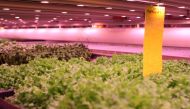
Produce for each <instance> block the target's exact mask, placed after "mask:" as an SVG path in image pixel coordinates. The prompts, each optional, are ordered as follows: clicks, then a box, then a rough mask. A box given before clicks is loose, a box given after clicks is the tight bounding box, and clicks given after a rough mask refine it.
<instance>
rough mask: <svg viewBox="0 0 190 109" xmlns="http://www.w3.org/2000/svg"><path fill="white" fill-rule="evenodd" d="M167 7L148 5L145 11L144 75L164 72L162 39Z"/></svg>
mask: <svg viewBox="0 0 190 109" xmlns="http://www.w3.org/2000/svg"><path fill="white" fill-rule="evenodd" d="M164 16H165V8H164V7H160V6H148V7H147V8H146V12H145V35H144V48H143V49H144V52H143V76H144V77H146V76H149V75H151V74H154V73H161V72H162V39H163V32H164Z"/></svg>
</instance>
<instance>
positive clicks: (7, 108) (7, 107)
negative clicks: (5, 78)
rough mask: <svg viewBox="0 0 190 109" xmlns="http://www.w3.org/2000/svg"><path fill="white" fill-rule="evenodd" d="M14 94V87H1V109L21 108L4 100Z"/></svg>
mask: <svg viewBox="0 0 190 109" xmlns="http://www.w3.org/2000/svg"><path fill="white" fill-rule="evenodd" d="M14 94H15V92H14V90H13V89H0V109H19V108H18V107H16V106H14V105H12V104H10V103H8V102H6V101H5V100H4V99H5V98H6V97H10V96H13V95H14Z"/></svg>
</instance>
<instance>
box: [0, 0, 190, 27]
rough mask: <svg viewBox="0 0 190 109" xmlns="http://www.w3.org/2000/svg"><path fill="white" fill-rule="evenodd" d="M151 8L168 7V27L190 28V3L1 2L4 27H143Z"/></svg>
mask: <svg viewBox="0 0 190 109" xmlns="http://www.w3.org/2000/svg"><path fill="white" fill-rule="evenodd" d="M158 3H159V4H158ZM148 5H164V6H165V7H166V24H171V25H176V24H190V20H189V19H190V15H189V10H190V0H0V27H7V28H18V27H23V28H24V27H37V26H38V27H51V26H59V27H61V26H89V25H91V24H93V23H99V24H100V23H101V24H105V25H112V26H113V25H136V24H143V23H144V10H145V7H146V6H148Z"/></svg>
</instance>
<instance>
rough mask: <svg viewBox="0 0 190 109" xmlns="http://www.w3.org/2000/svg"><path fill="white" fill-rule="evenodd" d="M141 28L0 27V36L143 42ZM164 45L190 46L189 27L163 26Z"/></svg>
mask: <svg viewBox="0 0 190 109" xmlns="http://www.w3.org/2000/svg"><path fill="white" fill-rule="evenodd" d="M143 36H144V29H143V28H103V29H100V28H67V29H65V28H64V29H7V30H6V29H1V30H0V38H16V39H40V40H41V39H44V40H63V41H85V42H104V43H120V44H143ZM152 37H154V34H153V35H152ZM163 41H164V46H178V47H190V28H165V32H164V38H163Z"/></svg>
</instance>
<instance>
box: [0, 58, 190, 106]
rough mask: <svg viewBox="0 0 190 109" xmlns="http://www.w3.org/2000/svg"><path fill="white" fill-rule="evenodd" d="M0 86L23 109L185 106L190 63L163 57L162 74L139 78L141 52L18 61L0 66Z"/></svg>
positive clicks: (188, 96)
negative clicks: (89, 58)
mask: <svg viewBox="0 0 190 109" xmlns="http://www.w3.org/2000/svg"><path fill="white" fill-rule="evenodd" d="M0 77H1V78H0V79H1V80H0V88H2V87H3V88H9V87H14V88H15V89H16V95H15V96H14V97H11V98H9V100H11V101H12V102H14V103H17V104H19V105H21V106H24V107H25V108H26V109H153V108H154V109H190V104H189V101H190V87H189V86H190V64H189V62H187V61H165V62H164V69H163V74H160V75H153V76H151V77H149V78H143V77H142V55H115V56H113V57H112V58H106V57H100V58H98V59H97V60H96V61H95V62H88V61H86V60H84V59H76V58H72V59H71V60H69V61H59V60H57V59H56V58H49V59H40V58H37V59H35V60H33V61H30V62H29V63H28V64H25V65H20V66H11V67H10V66H7V65H2V66H0Z"/></svg>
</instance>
